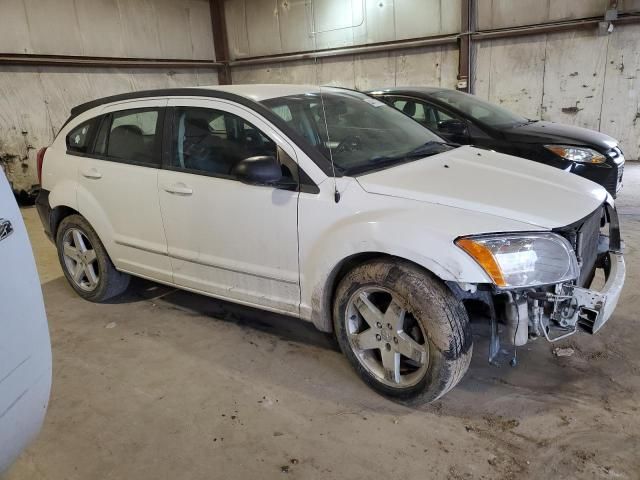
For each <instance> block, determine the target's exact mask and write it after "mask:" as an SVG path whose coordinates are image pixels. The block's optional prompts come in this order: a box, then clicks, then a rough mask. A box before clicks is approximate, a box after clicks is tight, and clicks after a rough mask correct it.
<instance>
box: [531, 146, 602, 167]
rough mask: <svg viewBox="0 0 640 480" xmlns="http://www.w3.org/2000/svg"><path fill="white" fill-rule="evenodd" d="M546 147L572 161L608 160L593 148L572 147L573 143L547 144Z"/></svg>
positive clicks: (591, 161) (592, 161)
mask: <svg viewBox="0 0 640 480" xmlns="http://www.w3.org/2000/svg"><path fill="white" fill-rule="evenodd" d="M544 148H546V149H547V150H549V151H551V152H553V153H555V154H556V155H558V156H559V157H562V158H564V159H565V160H569V161H570V162H578V163H604V162H606V161H607V159H606V157H605V156H604V155H602V154H601V153H600V152H596V151H595V150H593V149H591V148H585V147H572V146H571V145H545V146H544Z"/></svg>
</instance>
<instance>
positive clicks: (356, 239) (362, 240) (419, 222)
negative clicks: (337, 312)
mask: <svg viewBox="0 0 640 480" xmlns="http://www.w3.org/2000/svg"><path fill="white" fill-rule="evenodd" d="M323 186H324V184H323ZM323 193H329V192H323ZM347 195H349V196H351V195H353V196H357V197H361V198H358V199H355V198H350V199H349V201H348V202H345V203H344V205H347V204H348V205H355V206H356V207H355V208H357V205H360V204H361V202H362V204H363V205H366V208H364V207H363V208H362V209H358V210H354V209H347V208H344V207H343V208H339V207H340V204H338V205H337V206H336V208H328V207H327V205H322V206H321V205H318V203H319V202H327V201H330V202H333V200H332V199H330V200H326V199H323V198H322V197H323V195H322V194H321V195H320V196H316V198H312V197H310V196H305V197H303V196H301V198H300V215H299V236H300V253H299V255H300V285H301V302H300V316H301V318H303V319H305V320H309V321H311V322H313V323H314V325H315V326H316V327H317V328H318V329H320V330H322V331H331V329H332V324H331V309H332V296H333V291H334V289H335V285H336V282H337V281H339V278H338V273H339V272H340V271H341V269H342V268H343V267H344V266H345V265H350V263H351V262H353V261H354V259H355V260H356V261H357V260H360V261H364V260H366V259H369V258H371V257H373V256H376V255H378V256H381V255H382V256H384V255H387V256H394V257H397V258H401V259H403V260H407V261H409V262H412V263H414V264H416V265H418V266H420V267H422V268H424V269H426V270H427V271H429V272H431V273H433V274H434V275H435V276H436V277H438V278H440V279H441V280H442V281H449V282H456V283H473V284H481V283H491V280H490V278H489V277H488V276H487V274H486V273H485V272H484V270H483V269H482V268H481V267H480V266H479V265H478V264H477V263H476V262H475V260H473V259H472V258H471V257H470V256H469V255H468V254H467V253H465V252H464V251H463V250H461V249H460V248H458V247H456V246H455V244H454V240H455V239H456V238H457V237H459V236H462V235H469V234H478V233H490V232H492V231H496V230H498V231H526V230H530V228H531V226H530V225H528V224H525V223H522V222H518V221H515V220H510V219H505V218H502V217H496V216H492V215H488V214H483V213H478V212H471V211H468V210H463V209H459V208H455V207H450V206H446V205H439V204H432V203H425V202H418V201H413V200H407V199H401V198H394V197H389V196H385V195H377V194H368V193H366V192H364V191H363V190H362V189H361V188H359V186H358V185H357V183H356V184H355V185H354V184H351V185H349V186H347V188H345V189H344V191H343V198H345V197H346V196H347ZM324 212H329V213H327V214H325V213H324Z"/></svg>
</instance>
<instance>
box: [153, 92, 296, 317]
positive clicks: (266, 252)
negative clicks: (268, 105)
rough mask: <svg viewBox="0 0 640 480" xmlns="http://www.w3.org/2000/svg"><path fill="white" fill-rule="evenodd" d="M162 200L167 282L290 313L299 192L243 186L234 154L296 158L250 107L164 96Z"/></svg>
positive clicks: (293, 301)
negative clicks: (170, 278) (166, 99)
mask: <svg viewBox="0 0 640 480" xmlns="http://www.w3.org/2000/svg"><path fill="white" fill-rule="evenodd" d="M168 107H169V108H168V112H167V113H168V116H167V120H166V122H165V125H166V129H165V137H166V138H165V149H164V150H165V155H164V162H163V163H164V165H163V169H162V170H160V172H159V176H158V192H159V198H160V208H161V211H162V218H163V221H164V228H165V232H166V237H167V245H168V254H169V257H170V259H171V265H172V269H173V279H174V283H175V284H177V285H179V286H182V287H185V288H187V289H192V290H197V291H201V292H206V293H208V294H210V295H213V296H216V297H221V298H227V299H231V300H233V301H236V302H239V303H245V304H249V305H255V306H259V307H261V308H267V309H270V310H274V311H280V312H286V313H297V311H298V307H299V302H300V289H299V273H298V234H297V228H298V225H297V209H298V195H299V193H298V192H297V191H290V190H281V189H277V188H274V187H268V186H257V185H247V184H244V183H241V182H240V181H238V180H237V179H236V178H235V177H234V176H233V175H232V173H231V171H232V168H233V166H234V165H235V164H236V163H237V162H238V161H240V160H242V159H244V158H247V157H252V156H257V155H271V156H274V157H278V150H280V151H283V152H286V154H287V155H288V156H289V157H291V158H292V159H295V151H294V149H293V148H292V147H291V146H290V145H289V144H288V143H287V142H286V141H285V140H283V138H282V136H281V135H280V134H278V133H277V132H276V131H275V130H274V129H273V127H271V126H270V124H268V123H267V122H266V121H264V120H263V119H262V118H261V117H259V116H258V115H256V114H254V113H253V112H251V111H250V110H248V109H245V108H243V107H240V106H237V105H235V104H232V103H229V102H225V101H221V100H202V99H198V100H196V99H193V100H189V99H172V100H169V105H168Z"/></svg>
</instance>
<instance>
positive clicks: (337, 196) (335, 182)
mask: <svg viewBox="0 0 640 480" xmlns="http://www.w3.org/2000/svg"><path fill="white" fill-rule="evenodd" d="M317 66H318V58H317V57H316V67H317ZM319 88H320V104H321V105H322V116H323V117H324V128H325V130H326V131H327V143H328V144H329V145H331V139H330V138H329V126H328V125H327V113H326V111H325V109H324V98H323V96H322V86H320V85H319ZM329 160H330V161H331V171H332V173H333V199H334V200H335V202H336V203H338V202H339V201H340V192H339V191H338V180H337V179H336V167H335V165H334V163H333V152H332V151H331V147H329Z"/></svg>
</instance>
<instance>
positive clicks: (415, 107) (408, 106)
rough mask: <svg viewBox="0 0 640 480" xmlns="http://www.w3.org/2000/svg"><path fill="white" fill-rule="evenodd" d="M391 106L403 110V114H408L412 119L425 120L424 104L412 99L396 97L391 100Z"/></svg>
mask: <svg viewBox="0 0 640 480" xmlns="http://www.w3.org/2000/svg"><path fill="white" fill-rule="evenodd" d="M393 106H394V107H395V108H397V109H398V110H400V111H401V112H403V113H404V114H405V115H409V116H410V117H411V118H413V119H414V120H416V121H418V122H420V123H424V122H425V109H424V105H422V103H420V102H416V101H414V100H401V99H397V100H394V101H393Z"/></svg>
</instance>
